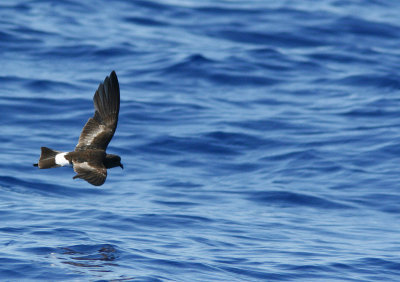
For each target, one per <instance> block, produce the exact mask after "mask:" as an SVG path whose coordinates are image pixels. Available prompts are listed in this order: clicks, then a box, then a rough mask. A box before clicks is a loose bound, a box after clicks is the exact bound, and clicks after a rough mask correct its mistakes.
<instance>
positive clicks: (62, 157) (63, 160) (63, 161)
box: [56, 153, 70, 166]
mask: <svg viewBox="0 0 400 282" xmlns="http://www.w3.org/2000/svg"><path fill="white" fill-rule="evenodd" d="M66 154H68V153H60V154H57V155H56V164H58V165H61V166H66V165H70V163H69V161H68V160H67V159H66V158H65V155H66Z"/></svg>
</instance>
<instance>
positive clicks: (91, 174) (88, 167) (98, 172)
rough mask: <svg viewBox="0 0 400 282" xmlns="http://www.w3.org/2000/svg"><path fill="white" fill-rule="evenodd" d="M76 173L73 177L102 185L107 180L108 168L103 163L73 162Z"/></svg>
mask: <svg viewBox="0 0 400 282" xmlns="http://www.w3.org/2000/svg"><path fill="white" fill-rule="evenodd" d="M73 165H74V171H75V172H76V175H75V176H74V177H73V179H76V178H82V179H84V180H86V181H87V182H89V183H90V184H92V185H95V186H100V185H103V183H104V182H105V181H106V178H107V169H106V168H105V167H104V165H103V164H90V163H88V162H82V163H79V162H73Z"/></svg>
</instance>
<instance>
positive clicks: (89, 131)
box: [75, 71, 120, 151]
mask: <svg viewBox="0 0 400 282" xmlns="http://www.w3.org/2000/svg"><path fill="white" fill-rule="evenodd" d="M93 103H94V108H95V113H94V116H93V117H91V118H90V119H89V120H88V121H87V123H86V124H85V126H84V127H83V130H82V133H81V135H80V137H79V141H78V145H77V146H76V147H75V151H82V150H87V149H100V150H106V148H107V146H108V144H109V143H110V141H111V139H112V137H113V136H114V133H115V130H116V129H117V124H118V114H119V104H120V92H119V84H118V78H117V75H116V74H115V72H114V71H112V72H111V74H110V76H109V77H108V76H107V77H106V78H105V79H104V82H103V83H100V85H99V87H98V89H97V91H96V93H95V94H94V97H93Z"/></svg>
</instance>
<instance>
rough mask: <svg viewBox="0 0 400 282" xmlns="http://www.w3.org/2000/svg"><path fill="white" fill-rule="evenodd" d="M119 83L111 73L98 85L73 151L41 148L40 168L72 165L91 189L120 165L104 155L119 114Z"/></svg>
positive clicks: (115, 159) (118, 160)
mask: <svg viewBox="0 0 400 282" xmlns="http://www.w3.org/2000/svg"><path fill="white" fill-rule="evenodd" d="M119 100H120V94H119V84H118V78H117V75H116V74H115V71H112V72H111V74H110V76H107V77H106V78H105V79H104V82H103V83H100V85H99V88H98V89H97V91H96V93H95V94H94V96H93V103H94V109H95V112H94V116H93V117H91V118H89V120H88V121H87V122H86V124H85V126H84V127H83V130H82V133H81V136H80V137H79V141H78V145H76V147H75V151H73V152H66V153H64V152H60V151H55V150H52V149H49V148H47V147H42V148H41V150H42V154H41V155H40V159H39V162H38V163H37V164H34V166H37V167H39V168H41V169H44V168H53V167H60V166H66V165H72V166H73V168H74V171H75V172H76V175H75V176H74V177H73V179H75V178H82V179H84V180H86V181H87V182H89V183H90V184H93V185H95V186H100V185H102V184H103V183H104V182H105V181H106V178H107V169H108V168H112V167H117V166H120V167H121V168H124V166H123V165H122V164H121V157H120V156H117V155H113V154H107V153H106V149H107V146H108V143H110V141H111V139H112V137H113V136H114V132H115V130H116V128H117V123H118V114H119V103H120V101H119Z"/></svg>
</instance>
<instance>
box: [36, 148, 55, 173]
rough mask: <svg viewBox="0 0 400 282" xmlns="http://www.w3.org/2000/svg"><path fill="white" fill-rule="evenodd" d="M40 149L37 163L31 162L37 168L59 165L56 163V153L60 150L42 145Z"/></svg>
mask: <svg viewBox="0 0 400 282" xmlns="http://www.w3.org/2000/svg"><path fill="white" fill-rule="evenodd" d="M41 149H42V154H41V155H40V159H39V163H37V164H33V166H38V167H39V168H52V167H59V166H60V165H58V164H56V155H57V154H59V153H61V152H59V151H55V150H52V149H50V148H47V147H42V148H41Z"/></svg>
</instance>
